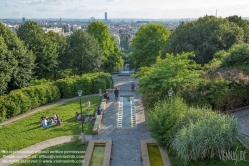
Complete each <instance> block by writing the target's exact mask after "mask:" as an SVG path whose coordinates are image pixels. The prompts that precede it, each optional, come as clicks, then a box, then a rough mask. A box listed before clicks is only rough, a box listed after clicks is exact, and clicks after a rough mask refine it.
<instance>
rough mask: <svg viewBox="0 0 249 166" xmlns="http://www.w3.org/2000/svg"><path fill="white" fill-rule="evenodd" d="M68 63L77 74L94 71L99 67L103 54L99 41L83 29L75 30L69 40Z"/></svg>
mask: <svg viewBox="0 0 249 166" xmlns="http://www.w3.org/2000/svg"><path fill="white" fill-rule="evenodd" d="M67 42H68V47H69V48H68V55H67V57H68V63H70V68H72V69H74V71H75V72H76V73H77V74H83V73H88V72H92V71H93V70H95V69H96V68H97V65H98V61H100V60H101V56H102V54H103V51H102V49H101V48H100V45H99V43H98V41H97V40H96V39H95V38H94V37H93V36H91V35H89V34H88V33H86V32H83V31H81V30H77V31H75V32H74V33H73V34H72V35H71V36H70V37H69V38H68V40H67Z"/></svg>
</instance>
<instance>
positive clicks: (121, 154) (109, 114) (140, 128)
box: [93, 75, 153, 166]
mask: <svg viewBox="0 0 249 166" xmlns="http://www.w3.org/2000/svg"><path fill="white" fill-rule="evenodd" d="M113 80H114V84H115V87H118V88H120V89H121V90H120V91H119V94H120V95H121V96H122V95H134V97H135V107H136V116H137V127H136V128H132V129H121V130H118V129H117V127H116V126H117V113H118V102H116V101H115V97H114V94H113V93H112V92H109V94H110V101H109V102H108V103H107V105H106V110H105V114H104V117H103V119H102V127H101V130H100V133H99V134H98V135H95V136H93V140H112V141H113V147H112V157H111V158H112V160H111V166H130V165H134V166H140V165H141V166H142V157H141V156H142V155H141V150H140V149H141V148H140V140H153V139H152V138H151V137H150V133H149V131H148V128H147V124H146V121H145V117H146V116H145V112H144V108H143V106H142V102H141V95H140V94H138V93H136V92H132V91H131V87H130V84H131V82H132V81H133V82H134V83H135V84H136V86H137V79H134V78H131V77H129V76H118V75H113Z"/></svg>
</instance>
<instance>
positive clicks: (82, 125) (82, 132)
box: [78, 90, 85, 143]
mask: <svg viewBox="0 0 249 166" xmlns="http://www.w3.org/2000/svg"><path fill="white" fill-rule="evenodd" d="M78 95H79V96H80V113H81V142H82V143H83V142H85V133H84V120H83V113H82V90H78Z"/></svg>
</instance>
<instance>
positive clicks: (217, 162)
mask: <svg viewBox="0 0 249 166" xmlns="http://www.w3.org/2000/svg"><path fill="white" fill-rule="evenodd" d="M242 151H243V152H246V153H245V155H244V156H245V160H246V161H245V160H244V156H243V155H242V156H240V152H242ZM230 152H233V153H234V154H236V155H233V156H235V157H232V158H233V159H234V160H231V158H230V157H228V158H226V157H223V159H222V158H221V159H220V158H219V157H215V158H214V159H212V160H210V159H207V160H204V161H198V162H197V161H196V162H191V163H188V164H187V165H188V166H209V165H210V166H232V165H236V166H245V165H249V152H248V149H246V148H245V147H244V146H243V145H242V144H241V143H239V142H236V143H234V145H233V147H232V148H231V150H230ZM235 152H236V153H235ZM167 153H168V156H169V159H170V162H171V165H172V166H183V162H182V161H181V160H179V158H178V157H177V156H176V154H175V153H173V152H167ZM223 154H224V153H223ZM224 156H228V155H226V154H224ZM236 157H237V161H236Z"/></svg>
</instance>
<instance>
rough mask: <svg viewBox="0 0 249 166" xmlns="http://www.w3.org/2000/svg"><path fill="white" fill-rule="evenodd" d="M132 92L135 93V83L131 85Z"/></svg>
mask: <svg viewBox="0 0 249 166" xmlns="http://www.w3.org/2000/svg"><path fill="white" fill-rule="evenodd" d="M131 91H134V92H135V84H134V82H132V83H131Z"/></svg>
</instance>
